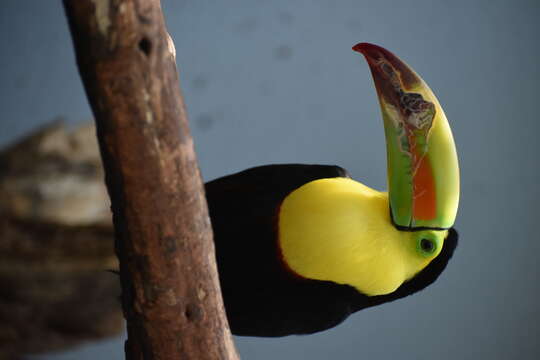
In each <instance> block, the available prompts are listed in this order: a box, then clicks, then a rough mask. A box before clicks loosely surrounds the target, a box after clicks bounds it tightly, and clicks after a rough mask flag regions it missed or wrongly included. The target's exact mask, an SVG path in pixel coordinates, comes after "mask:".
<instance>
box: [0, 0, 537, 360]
mask: <svg viewBox="0 0 540 360" xmlns="http://www.w3.org/2000/svg"><path fill="white" fill-rule="evenodd" d="M163 7H164V11H165V12H166V17H167V22H168V26H169V29H170V32H171V34H172V36H173V38H174V39H175V42H176V47H177V54H178V56H177V59H178V64H179V66H180V73H181V81H182V89H183V91H184V95H185V99H186V102H187V106H188V111H189V115H190V118H191V123H192V130H193V135H194V137H195V141H196V146H197V151H198V156H199V160H200V166H201V168H202V171H203V175H204V178H205V179H206V180H209V179H212V178H215V177H218V176H220V175H224V174H227V173H231V172H233V171H237V170H240V169H243V168H246V167H249V166H253V165H256V164H265V163H273V162H274V163H275V162H306V163H333V164H339V165H341V166H343V167H346V168H348V169H349V170H350V171H351V173H352V174H353V175H354V176H355V177H356V178H357V179H359V180H360V181H362V182H364V183H365V184H367V185H369V186H372V187H375V188H381V189H382V188H384V187H385V177H386V175H385V166H386V165H385V152H384V151H385V149H384V140H383V131H382V125H381V121H380V120H379V108H378V104H377V101H376V97H375V91H374V89H373V86H372V80H371V78H370V73H369V70H368V68H367V65H366V63H365V62H364V60H363V59H362V58H361V57H360V56H359V55H358V54H356V53H353V52H352V51H351V50H350V48H351V46H352V45H353V44H355V43H357V42H359V41H369V42H374V43H376V44H380V45H382V46H384V47H386V48H388V49H390V50H391V51H393V52H395V53H396V54H398V55H399V56H400V57H402V58H403V59H404V60H405V61H407V62H408V63H409V64H411V65H412V66H413V67H414V68H415V69H416V70H417V71H418V72H419V73H420V74H421V75H422V76H423V78H424V79H425V80H426V81H427V82H428V83H429V84H430V86H431V87H432V89H433V90H434V91H435V92H436V94H437V95H438V97H439V100H440V101H441V103H442V104H443V106H444V108H445V111H446V114H447V116H448V118H449V120H450V122H451V126H452V127H453V129H454V135H455V138H456V142H457V146H458V151H459V155H460V160H461V172H462V201H461V207H460V212H459V217H458V219H457V223H456V228H457V229H458V230H459V231H460V233H461V244H460V247H459V248H458V251H457V253H456V254H455V257H454V259H453V260H452V263H451V264H450V266H449V268H448V269H447V271H446V272H445V273H444V275H443V276H442V277H441V278H440V279H439V281H438V282H436V283H435V284H434V285H433V286H431V287H430V288H428V289H427V290H426V291H424V292H422V293H420V294H417V295H415V296H413V297H409V298H407V299H404V300H402V301H398V302H396V303H392V304H388V305H384V306H381V307H377V308H374V309H370V310H365V311H362V312H360V313H358V314H355V315H353V316H352V317H351V318H350V319H349V320H347V321H346V322H345V323H344V324H343V325H340V326H339V327H337V328H335V329H333V330H330V331H326V332H323V333H320V334H317V335H313V336H305V337H298V336H292V337H287V338H281V339H258V338H241V337H238V338H236V344H237V346H238V349H239V351H240V353H241V355H242V357H243V358H244V359H311V360H315V359H369V358H373V359H396V358H400V359H510V358H514V357H515V358H518V357H519V358H520V359H535V358H539V356H540V344H539V340H538V339H539V333H540V312H539V307H538V303H539V300H538V298H537V296H538V294H539V290H540V281H539V276H540V271H539V265H538V257H539V256H538V253H539V251H540V239H539V236H538V231H537V229H538V216H539V215H538V214H539V213H538V203H539V201H540V190H539V187H538V184H539V183H540V172H539V160H538V159H537V157H538V155H540V151H539V150H540V149H539V144H538V136H539V135H538V134H539V131H540V126H539V125H538V124H539V119H538V115H537V114H538V107H539V103H540V102H539V98H538V96H539V94H538V83H539V81H540V77H539V68H540V67H539V65H538V63H539V48H540V41H538V35H539V34H540V31H539V23H540V2H538V1H535V0H530V1H524V0H521V1H517V0H507V1H500V0H498V1H497V0H496V1H470V0H469V1H467V0H466V1H456V0H454V1H428V0H426V1H413V0H409V1H403V0H401V1H382V0H369V1H368V0H365V1H360V0H356V1H354V0H348V1H346V0H341V1H337V0H334V1H332V0H325V1H323V0H311V1H307V0H306V1H300V0H294V1H292V0H279V1H278V0H273V1H253V0H252V1H248V0H246V1H239V0H238V1H231V0H227V1H225V0H222V1H203V0H198V1H195V0H191V1H188V0H185V1H180V0H177V1H173V0H167V1H163ZM0 19H1V20H0V41H1V44H2V50H1V56H0V79H1V96H0V104H1V109H2V111H1V116H2V121H1V123H0V145H2V144H6V143H8V142H9V141H11V140H13V139H15V138H17V137H18V136H21V135H23V134H25V133H27V132H28V131H30V130H31V129H33V128H34V127H36V126H38V125H40V124H42V123H44V122H45V121H47V120H50V119H52V118H55V117H59V116H60V117H63V118H65V119H67V120H68V121H69V122H73V123H76V122H79V121H82V120H88V119H90V118H91V113H90V110H89V107H88V105H87V102H86V99H85V96H84V93H83V90H82V86H81V83H80V80H79V76H78V74H77V71H76V68H75V63H74V57H73V50H72V47H71V42H70V38H69V34H68V29H67V25H66V22H65V19H64V15H63V10H62V7H61V3H60V1H58V0H55V1H51V0H49V1H21V0H13V1H12V0H9V1H8V0H2V1H1V3H0ZM96 358H102V359H122V358H123V351H122V344H121V340H120V339H118V340H116V341H114V342H105V343H102V344H99V345H91V346H88V347H84V348H82V349H79V350H78V351H74V352H69V353H66V354H62V355H60V354H59V355H56V354H55V355H54V356H53V355H50V356H45V357H41V359H49V360H53V359H96Z"/></svg>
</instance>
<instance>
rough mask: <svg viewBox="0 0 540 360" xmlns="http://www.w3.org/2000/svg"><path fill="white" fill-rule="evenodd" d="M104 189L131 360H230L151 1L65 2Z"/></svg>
mask: <svg viewBox="0 0 540 360" xmlns="http://www.w3.org/2000/svg"><path fill="white" fill-rule="evenodd" d="M64 6H65V9H66V14H67V17H68V21H69V25H70V28H71V33H72V37H73V42H74V46H75V53H76V57H77V63H78V66H79V71H80V74H81V77H82V80H83V83H84V86H85V89H86V93H87V96H88V99H89V101H90V104H91V106H92V110H93V112H94V115H95V118H96V125H97V133H98V140H99V144H100V150H101V154H102V157H103V164H104V168H105V180H106V184H107V187H108V191H109V194H110V196H111V203H112V210H113V222H114V225H115V231H116V251H117V254H118V257H119V260H120V274H121V275H120V278H121V284H122V302H123V307H124V312H125V317H126V320H127V329H128V340H127V343H126V354H127V358H128V359H197V360H204V359H235V358H237V355H236V352H235V349H234V346H233V343H232V340H231V336H230V331H229V329H228V325H227V322H226V317H225V313H224V309H223V304H222V300H221V294H220V290H219V282H218V277H217V271H216V264H215V255H214V247H213V242H212V234H211V227H210V222H209V219H208V211H207V206H206V202H205V199H204V195H203V185H202V182H201V178H200V174H199V169H198V165H197V160H196V157H195V152H194V148H193V142H192V139H191V136H190V133H189V129H188V122H187V118H186V113H185V109H184V104H183V101H182V97H181V94H180V90H179V86H178V77H177V72H176V67H175V61H174V55H173V53H172V51H171V50H172V49H171V43H170V42H169V41H168V34H167V32H166V30H165V25H164V21H163V15H162V12H161V8H160V4H159V1H158V0H124V1H121V0H118V1H114V0H93V1H92V0H64Z"/></svg>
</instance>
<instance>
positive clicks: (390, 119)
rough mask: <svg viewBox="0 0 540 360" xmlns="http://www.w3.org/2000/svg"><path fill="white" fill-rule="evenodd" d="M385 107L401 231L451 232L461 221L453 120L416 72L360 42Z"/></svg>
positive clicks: (392, 194)
mask: <svg viewBox="0 0 540 360" xmlns="http://www.w3.org/2000/svg"><path fill="white" fill-rule="evenodd" d="M353 50H355V51H358V52H360V53H362V54H363V55H364V56H365V58H366V60H367V62H368V64H369V67H370V69H371V74H372V75H373V79H374V82H375V87H376V89H377V95H378V97H379V103H380V105H381V111H382V117H383V122H384V130H385V137H386V150H387V158H388V192H389V199H390V212H391V214H392V220H393V222H394V225H395V226H396V227H398V228H407V229H418V228H432V229H447V228H450V227H452V225H453V224H454V220H455V218H456V213H457V208H458V202H459V168H458V160H457V154H456V147H455V145H454V139H453V137H452V132H451V130H450V126H449V124H448V120H447V119H446V116H445V114H444V112H443V110H442V108H441V106H440V104H439V102H438V101H437V98H436V97H435V95H434V94H433V92H432V91H431V89H430V88H429V87H428V85H427V84H426V83H425V82H424V81H423V80H422V78H421V77H420V76H418V74H416V72H415V71H414V70H413V69H412V68H410V67H409V66H408V65H407V64H405V63H404V62H403V61H401V60H400V59H399V58H398V57H397V56H395V55H394V54H392V53H391V52H389V51H388V50H386V49H383V48H382V47H379V46H377V45H373V44H368V43H360V44H357V45H355V46H354V47H353Z"/></svg>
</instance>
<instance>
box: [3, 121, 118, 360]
mask: <svg viewBox="0 0 540 360" xmlns="http://www.w3.org/2000/svg"><path fill="white" fill-rule="evenodd" d="M0 199H1V201H0V358H3V357H4V358H9V357H10V356H11V357H15V356H17V355H20V354H23V353H36V352H43V351H51V350H62V349H65V348H66V347H69V346H74V345H77V344H80V343H81V342H84V341H89V340H95V339H100V338H104V337H109V336H112V335H118V334H119V333H120V332H121V330H122V329H123V320H122V313H121V309H120V304H119V301H118V296H119V294H120V287H119V284H118V277H117V276H116V275H114V274H111V273H109V272H106V270H107V269H116V268H117V267H118V264H117V259H116V256H115V254H114V247H113V242H114V233H113V229H112V224H111V219H110V210H109V200H108V197H107V193H106V188H105V186H104V183H103V170H102V167H101V160H100V158H99V152H98V147H97V142H96V140H95V130H94V127H93V125H92V124H90V125H86V126H83V127H79V128H78V129H76V130H74V131H72V132H70V131H68V130H67V129H66V128H65V127H64V126H63V125H62V124H61V123H58V122H57V123H54V124H51V125H49V126H47V127H45V128H43V129H41V130H39V131H37V132H36V133H34V134H31V135H30V136H28V137H27V138H25V139H23V140H21V141H19V142H18V143H16V144H14V145H12V146H11V147H9V148H7V149H4V150H2V151H0Z"/></svg>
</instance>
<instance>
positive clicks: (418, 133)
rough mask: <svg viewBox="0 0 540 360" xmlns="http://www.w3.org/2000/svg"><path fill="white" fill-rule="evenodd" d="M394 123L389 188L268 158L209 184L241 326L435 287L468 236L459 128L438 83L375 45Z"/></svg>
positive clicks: (267, 327) (307, 317)
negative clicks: (461, 225) (462, 232)
mask: <svg viewBox="0 0 540 360" xmlns="http://www.w3.org/2000/svg"><path fill="white" fill-rule="evenodd" d="M353 49H355V50H357V51H359V52H361V53H363V54H364V56H365V57H366V59H367V60H368V64H369V65H370V68H371V71H372V74H373V77H374V80H375V85H376V88H377V92H378V95H379V101H380V103H381V110H382V113H383V120H384V125H385V136H386V142H387V153H388V172H389V175H388V180H389V190H388V192H379V191H376V190H373V189H371V188H369V187H367V186H365V185H363V184H361V183H359V182H357V181H355V180H353V179H351V178H350V176H349V175H348V173H347V172H346V171H345V170H344V169H342V168H340V167H338V166H331V165H302V164H287V165H267V166H260V167H255V168H252V169H248V170H245V171H242V172H239V173H236V174H233V175H229V176H225V177H222V178H219V179H216V180H214V181H211V182H209V183H207V184H206V196H207V201H208V206H209V212H210V218H211V221H212V227H213V231H214V240H215V245H216V256H217V263H218V270H219V277H220V283H221V289H222V293H223V299H224V303H225V308H226V313H227V317H228V320H229V325H230V327H231V330H232V332H233V333H234V334H237V335H249V336H285V335H291V334H310V333H314V332H318V331H322V330H325V329H328V328H331V327H334V326H336V325H337V324H339V323H341V322H342V321H343V320H345V319H346V318H347V317H348V316H349V315H350V314H352V313H354V312H356V311H358V310H361V309H364V308H367V307H371V306H375V305H379V304H382V303H385V302H389V301H393V300H396V299H399V298H402V297H405V296H408V295H410V294H413V293H415V292H417V291H420V290H422V289H424V288H425V287H426V286H428V285H429V284H431V283H433V282H434V281H435V280H436V279H437V278H438V276H439V275H440V274H441V272H442V271H443V270H444V269H445V267H446V265H447V263H448V261H449V259H450V258H451V257H452V254H453V252H454V249H455V248H456V246H457V232H456V231H455V230H454V229H453V228H452V225H453V222H454V219H455V216H456V212H457V203H458V197H459V176H458V168H457V155H456V151H455V146H454V143H453V139H452V135H451V132H450V129H449V126H448V123H447V120H446V117H445V116H444V113H443V112H442V109H441V108H440V105H439V103H438V101H437V100H436V98H435V97H434V95H433V94H432V92H431V90H430V89H429V87H427V85H426V84H425V83H424V82H423V81H422V79H420V77H419V76H418V75H416V73H414V71H412V69H410V68H409V67H408V66H407V65H406V64H404V63H403V62H402V61H401V60H399V59H398V58H397V57H396V56H395V55H393V54H391V53H390V52H388V51H387V50H385V49H383V48H380V47H378V46H376V45H371V44H365V43H363V44H359V45H357V46H355V47H354V48H353Z"/></svg>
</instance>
